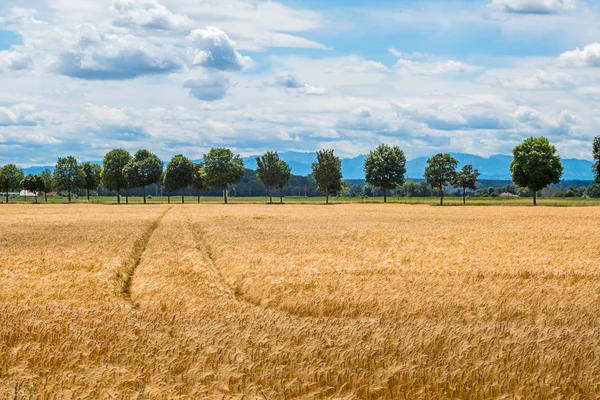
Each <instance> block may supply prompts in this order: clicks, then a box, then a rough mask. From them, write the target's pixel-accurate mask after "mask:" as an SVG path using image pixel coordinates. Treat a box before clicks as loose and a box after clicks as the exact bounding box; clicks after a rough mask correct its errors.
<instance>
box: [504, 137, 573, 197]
mask: <svg viewBox="0 0 600 400" xmlns="http://www.w3.org/2000/svg"><path fill="white" fill-rule="evenodd" d="M510 171H511V173H512V179H513V182H514V183H515V184H517V185H519V186H522V187H526V188H528V189H529V190H531V191H532V192H533V205H534V206H535V205H537V192H538V191H540V190H542V189H544V188H545V187H546V186H548V185H551V184H556V183H558V182H560V177H561V176H562V173H563V165H562V162H561V161H560V156H559V155H558V154H556V147H554V146H553V145H551V144H550V142H549V141H548V139H546V138H545V137H537V138H536V137H530V138H528V139H525V141H523V143H521V144H519V145H517V146H516V147H515V148H514V149H513V161H512V163H511V164H510Z"/></svg>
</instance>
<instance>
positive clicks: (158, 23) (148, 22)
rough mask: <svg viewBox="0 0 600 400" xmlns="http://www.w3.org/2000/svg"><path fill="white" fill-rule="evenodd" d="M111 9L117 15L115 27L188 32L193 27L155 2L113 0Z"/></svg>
mask: <svg viewBox="0 0 600 400" xmlns="http://www.w3.org/2000/svg"><path fill="white" fill-rule="evenodd" d="M112 9H113V10H114V11H116V12H118V13H119V19H118V20H117V21H115V23H116V24H117V25H123V26H139V27H143V28H147V29H159V30H186V29H188V30H189V29H190V28H191V27H192V25H193V23H192V21H191V20H190V19H189V18H188V17H187V16H186V15H181V14H175V13H173V12H172V11H171V10H169V9H168V8H167V7H165V6H164V5H162V4H161V3H159V2H158V1H157V0H113V1H112Z"/></svg>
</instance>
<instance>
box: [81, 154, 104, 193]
mask: <svg viewBox="0 0 600 400" xmlns="http://www.w3.org/2000/svg"><path fill="white" fill-rule="evenodd" d="M80 168H81V172H82V176H83V183H82V185H81V187H82V188H83V189H86V190H88V191H89V190H95V189H97V188H98V186H99V185H100V181H101V180H102V167H101V166H99V165H98V164H92V163H90V162H89V161H88V162H84V163H83V164H81V165H80Z"/></svg>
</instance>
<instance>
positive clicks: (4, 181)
mask: <svg viewBox="0 0 600 400" xmlns="http://www.w3.org/2000/svg"><path fill="white" fill-rule="evenodd" d="M23 178H24V175H23V170H22V169H21V168H19V167H17V166H16V165H15V164H7V165H5V166H4V167H2V169H0V190H2V191H3V192H4V193H6V202H7V203H8V192H10V191H11V190H18V189H19V185H20V184H21V181H22V180H23Z"/></svg>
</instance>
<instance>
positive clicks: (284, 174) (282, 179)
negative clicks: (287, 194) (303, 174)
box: [275, 159, 292, 204]
mask: <svg viewBox="0 0 600 400" xmlns="http://www.w3.org/2000/svg"><path fill="white" fill-rule="evenodd" d="M291 178H292V168H291V167H290V166H289V165H288V163H286V162H285V161H283V160H281V159H280V160H279V162H278V163H277V179H276V180H275V187H276V188H277V189H279V203H281V204H283V188H284V187H285V185H287V184H288V182H289V181H290V179H291Z"/></svg>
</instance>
